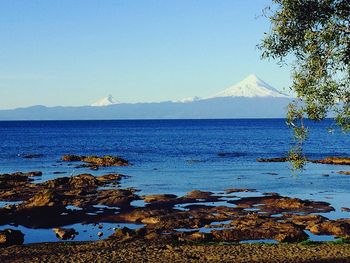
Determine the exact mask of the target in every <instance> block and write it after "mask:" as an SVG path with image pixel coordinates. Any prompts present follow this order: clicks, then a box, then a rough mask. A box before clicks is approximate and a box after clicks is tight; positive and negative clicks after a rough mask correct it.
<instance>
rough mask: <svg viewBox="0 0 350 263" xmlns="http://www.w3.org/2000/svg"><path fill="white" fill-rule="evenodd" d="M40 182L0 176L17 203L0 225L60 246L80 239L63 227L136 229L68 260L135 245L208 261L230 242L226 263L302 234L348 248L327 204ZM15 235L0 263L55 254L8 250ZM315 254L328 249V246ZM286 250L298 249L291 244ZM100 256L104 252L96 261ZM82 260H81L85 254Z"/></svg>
mask: <svg viewBox="0 0 350 263" xmlns="http://www.w3.org/2000/svg"><path fill="white" fill-rule="evenodd" d="M62 160H63V161H67V162H86V163H88V164H91V165H96V166H98V167H104V166H125V165H129V162H128V161H126V160H124V159H122V158H119V157H112V156H104V157H96V156H92V157H89V156H88V157H86V156H76V155H66V156H63V157H62ZM40 176H42V173H41V172H39V171H36V172H30V173H21V172H16V173H13V174H0V201H3V202H16V203H15V204H10V205H7V206H4V207H1V208H0V225H12V226H17V225H21V226H25V227H27V228H30V229H35V228H49V229H50V228H51V229H53V230H52V231H54V233H55V234H56V236H57V238H59V239H62V240H68V239H74V238H75V236H77V235H79V233H78V232H77V231H75V229H72V228H66V227H65V226H68V225H72V224H77V223H84V224H101V223H113V224H116V225H117V224H118V223H135V224H139V225H140V226H139V228H137V229H129V228H116V229H115V231H114V234H112V235H111V236H109V237H107V238H106V239H105V240H104V241H97V242H87V243H65V244H67V245H65V246H64V247H65V248H67V249H71V250H72V251H70V252H67V253H68V254H70V253H73V251H74V250H75V249H78V250H79V249H83V248H84V249H87V250H89V251H90V252H91V251H93V248H94V247H95V248H96V247H99V246H100V245H102V246H107V247H108V246H111V247H115V248H116V249H126V248H127V247H130V248H133V246H134V244H140V246H143V247H145V249H146V250H147V249H157V247H159V246H162V245H164V244H168V245H169V246H175V247H181V249H182V248H186V249H193V251H195V250H198V253H199V254H200V255H201V252H200V250H201V248H202V247H203V246H198V245H195V244H198V243H201V244H204V246H205V247H207V249H208V250H209V251H213V252H212V257H213V258H215V253H214V251H215V249H216V248H218V251H220V250H221V248H222V247H223V246H228V245H221V246H212V245H209V244H211V243H215V244H222V242H224V243H225V244H226V243H227V242H229V243H230V244H235V245H234V246H228V247H229V249H228V250H227V253H228V254H227V255H225V256H224V257H226V256H227V257H228V258H230V255H231V254H230V253H234V254H237V251H236V249H238V248H239V249H242V250H244V249H246V247H247V246H257V247H258V248H259V245H258V244H255V245H249V244H239V242H241V241H249V242H252V241H261V240H274V241H276V242H280V243H281V244H278V245H273V246H271V245H264V247H266V251H268V250H269V249H270V250H271V251H274V250H276V251H279V252H278V253H281V249H282V248H283V247H284V245H283V243H285V242H288V243H290V242H292V243H297V242H302V241H306V240H308V239H309V235H308V233H312V234H314V235H331V236H334V237H337V238H341V239H342V240H343V241H344V242H348V240H349V238H350V219H349V218H346V219H336V220H330V219H328V218H327V217H325V216H323V215H319V213H322V214H324V213H328V212H331V211H334V208H333V207H332V206H331V205H330V204H329V203H326V202H318V201H310V200H302V199H298V198H290V197H287V196H281V195H279V194H278V193H259V192H258V191H256V190H254V189H239V188H231V189H226V190H225V191H222V192H215V193H213V192H204V191H200V190H194V191H191V192H189V193H187V194H186V195H184V196H176V195H173V194H157V195H147V196H142V195H139V194H138V190H137V189H125V188H121V185H120V181H121V180H122V179H123V178H125V177H126V176H125V175H121V174H117V173H111V174H105V175H101V176H94V175H92V174H80V175H76V176H71V177H59V178H56V179H52V180H48V181H45V182H40V183H37V182H36V181H35V180H34V179H33V178H36V177H40ZM241 193H249V196H241ZM136 201H137V202H139V204H138V205H135V202H136ZM140 203H141V205H140ZM20 234H21V233H20V232H19V231H17V230H15V229H11V228H9V229H6V230H3V231H0V247H5V248H3V249H2V253H0V254H1V255H0V259H1V262H5V261H6V260H8V259H10V258H11V257H12V258H11V259H12V261H13V260H14V259H16V258H14V257H15V255H12V254H11V253H12V252H11V251H19V252H20V254H21V255H22V254H23V253H27V252H25V251H31V250H32V251H33V253H35V254H36V255H37V252H35V251H37V250H40V251H42V252H41V253H43V251H45V249H46V252H47V255H45V257H48V258H49V257H50V255H52V252H54V251H56V248H57V247H56V245H58V244H55V243H50V244H38V245H36V244H32V245H25V246H16V247H13V246H12V245H21V244H23V236H22V238H21V235H20ZM98 235H99V236H101V237H102V236H103V235H104V233H103V230H102V229H101V231H100V232H99V233H98ZM24 238H25V237H24ZM238 244H239V245H238ZM8 246H10V247H8ZM58 246H63V245H61V244H60V245H58ZM319 246H326V247H327V248H328V247H329V246H331V245H330V244H323V245H319ZM6 247H8V248H6ZM287 247H290V249H291V248H293V249H297V250H299V249H300V248H299V245H297V244H294V245H288V246H287ZM101 249H102V248H101ZM133 249H135V250H134V252H133V253H135V255H138V256H142V254H143V253H141V252H142V251H141V252H140V251H139V250H138V248H137V247H135V248H133ZM287 250H288V249H287ZM103 251H104V250H103V249H102V250H101V253H102V254H103V253H104V252H103ZM130 251H132V249H131V250H130ZM155 251H157V250H155ZM288 251H289V250H288ZM341 251H342V253H343V252H344V253H343V254H344V255H346V257H347V258H350V257H349V255H350V251H349V246H348V245H342V248H341ZM28 253H29V252H28ZM118 253H119V252H116V253H115V258H113V259H119V261H121V262H122V259H121V258H118ZM140 253H141V255H139V254H140ZM154 253H155V252H153V254H154ZM271 253H274V252H271ZM276 253H277V252H276ZM322 253H323V252H322ZM253 254H254V253H253ZM292 254H294V253H292ZM292 254H291V259H292V258H293V257H292ZM11 255H12V256H11ZM17 256H18V255H17ZM80 256H81V257H82V258H84V255H83V253H82V254H81V255H80ZM86 256H88V254H86ZM106 256H107V255H106ZM323 256H327V255H326V254H323ZM62 257H63V258H64V257H65V255H62ZM199 257H200V258H199V259H201V260H202V259H204V258H201V257H205V255H204V254H203V255H202V256H199ZM165 258H166V257H165ZM165 258H164V259H165ZM37 259H39V258H37ZM182 259H184V258H182ZM50 260H51V259H50ZM169 260H170V258H169ZM242 260H243V259H242ZM33 261H35V260H34V258H33ZM168 262H169V261H168ZM223 262H225V261H223ZM237 262H245V261H237ZM260 262H262V261H260ZM271 262H274V261H271ZM276 262H277V261H276ZM291 262H293V261H291ZM296 262H299V261H296ZM342 262H345V261H342Z"/></svg>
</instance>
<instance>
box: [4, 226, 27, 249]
mask: <svg viewBox="0 0 350 263" xmlns="http://www.w3.org/2000/svg"><path fill="white" fill-rule="evenodd" d="M23 242H24V234H23V233H22V232H21V231H19V230H13V229H5V230H2V231H0V247H7V246H12V245H22V244H23Z"/></svg>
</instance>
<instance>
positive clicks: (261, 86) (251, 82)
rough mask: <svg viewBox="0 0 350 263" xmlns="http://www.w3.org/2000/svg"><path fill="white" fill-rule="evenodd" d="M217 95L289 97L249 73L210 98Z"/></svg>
mask: <svg viewBox="0 0 350 263" xmlns="http://www.w3.org/2000/svg"><path fill="white" fill-rule="evenodd" d="M218 97H246V98H256V97H276V98H289V96H287V95H285V94H283V93H281V92H280V91H278V90H277V89H275V88H273V87H272V86H270V85H269V84H267V83H266V82H265V81H263V80H261V79H260V78H258V77H257V76H255V75H249V76H248V77H246V78H245V79H243V80H242V81H240V82H239V83H237V84H235V85H233V86H231V87H229V88H227V89H225V90H223V91H221V92H219V93H217V94H215V95H214V96H212V97H210V98H218Z"/></svg>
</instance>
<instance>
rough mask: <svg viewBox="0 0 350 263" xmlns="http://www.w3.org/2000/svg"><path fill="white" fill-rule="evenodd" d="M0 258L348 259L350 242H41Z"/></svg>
mask: <svg viewBox="0 0 350 263" xmlns="http://www.w3.org/2000/svg"><path fill="white" fill-rule="evenodd" d="M0 262H3V263H5V262H55V263H58V262H158V263H159V262H350V244H328V243H323V244H317V245H302V244H278V245H269V244H231V245H220V244H206V245H189V244H182V245H181V244H179V245H174V244H150V243H144V242H140V241H136V242H125V243H120V242H114V241H113V240H112V241H111V240H108V241H98V242H83V243H77V242H66V243H41V244H31V245H24V246H12V247H8V248H3V249H0Z"/></svg>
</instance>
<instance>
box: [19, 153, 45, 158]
mask: <svg viewBox="0 0 350 263" xmlns="http://www.w3.org/2000/svg"><path fill="white" fill-rule="evenodd" d="M21 156H22V158H25V159H34V158H41V157H44V155H43V154H40V153H39V154H36V153H34V154H24V155H21Z"/></svg>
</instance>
